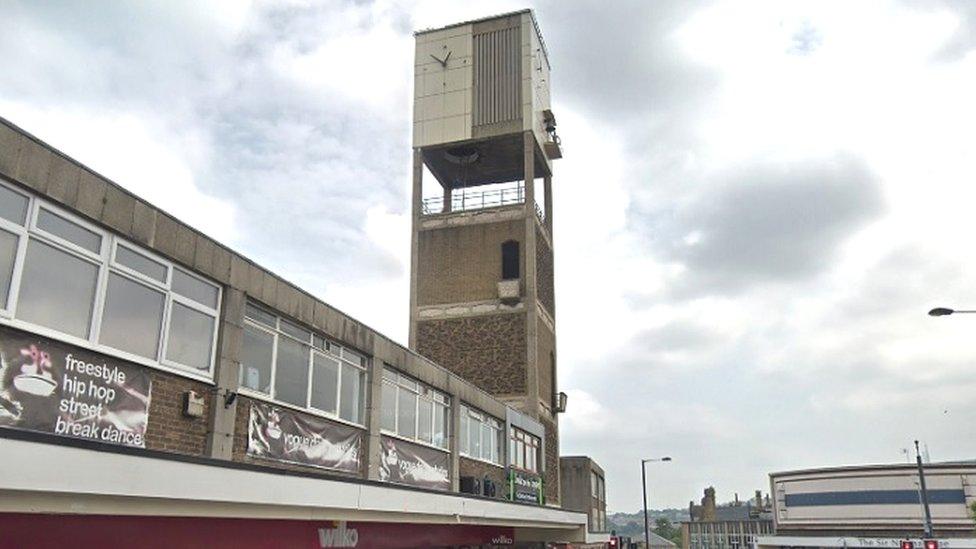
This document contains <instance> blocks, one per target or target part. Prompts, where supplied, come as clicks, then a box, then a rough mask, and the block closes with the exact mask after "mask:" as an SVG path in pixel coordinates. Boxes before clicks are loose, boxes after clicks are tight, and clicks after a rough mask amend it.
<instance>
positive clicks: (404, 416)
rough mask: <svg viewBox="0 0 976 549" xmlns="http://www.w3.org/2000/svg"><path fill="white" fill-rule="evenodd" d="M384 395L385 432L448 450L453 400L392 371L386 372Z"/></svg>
mask: <svg viewBox="0 0 976 549" xmlns="http://www.w3.org/2000/svg"><path fill="white" fill-rule="evenodd" d="M382 394H383V408H382V422H381V428H382V430H384V431H386V432H388V433H392V434H396V435H397V436H400V437H403V438H406V439H410V440H415V441H417V442H423V443H425V444H431V445H434V446H437V447H438V448H447V438H448V433H449V429H448V425H449V422H450V408H449V406H450V402H451V401H450V397H448V396H447V395H446V394H444V393H442V392H440V391H438V390H436V389H434V388H432V387H430V386H428V385H426V384H424V383H421V382H419V381H417V380H415V379H413V378H411V377H408V376H405V375H403V374H401V373H399V372H397V371H396V370H393V369H390V368H383V389H382Z"/></svg>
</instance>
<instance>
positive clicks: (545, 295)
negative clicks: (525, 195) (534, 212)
mask: <svg viewBox="0 0 976 549" xmlns="http://www.w3.org/2000/svg"><path fill="white" fill-rule="evenodd" d="M535 241H536V245H535V280H536V293H537V295H538V298H539V303H541V304H542V306H543V307H545V309H546V311H548V312H549V314H550V315H551V316H552V317H553V318H555V316H556V292H555V289H554V287H553V276H554V275H553V257H552V249H551V248H550V247H549V244H548V243H547V242H546V240H545V237H543V236H542V231H540V230H539V229H538V228H536V230H535Z"/></svg>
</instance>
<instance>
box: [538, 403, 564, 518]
mask: <svg viewBox="0 0 976 549" xmlns="http://www.w3.org/2000/svg"><path fill="white" fill-rule="evenodd" d="M539 422H540V423H542V426H543V427H545V429H546V475H545V494H546V503H549V504H558V503H559V425H558V424H557V423H556V422H553V421H550V420H548V419H546V418H543V417H540V418H539Z"/></svg>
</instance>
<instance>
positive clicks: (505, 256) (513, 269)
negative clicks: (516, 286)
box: [502, 240, 519, 280]
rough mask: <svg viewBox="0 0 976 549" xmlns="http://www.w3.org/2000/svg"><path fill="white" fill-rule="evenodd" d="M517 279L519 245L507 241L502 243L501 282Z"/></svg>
mask: <svg viewBox="0 0 976 549" xmlns="http://www.w3.org/2000/svg"><path fill="white" fill-rule="evenodd" d="M518 277H519V243H518V241H517V240H508V241H506V242H503V243H502V280H512V279H516V278H518Z"/></svg>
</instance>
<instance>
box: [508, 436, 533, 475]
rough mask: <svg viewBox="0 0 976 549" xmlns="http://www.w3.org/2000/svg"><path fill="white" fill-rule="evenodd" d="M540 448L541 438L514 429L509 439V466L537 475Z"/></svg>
mask: <svg viewBox="0 0 976 549" xmlns="http://www.w3.org/2000/svg"><path fill="white" fill-rule="evenodd" d="M540 446H541V443H540V441H539V437H537V436H534V435H531V434H529V433H527V432H525V431H523V430H521V429H518V428H515V427H512V434H511V436H510V437H509V439H508V454H509V465H511V466H512V467H517V468H519V469H523V470H525V471H529V472H532V473H537V472H538V471H539V447H540Z"/></svg>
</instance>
